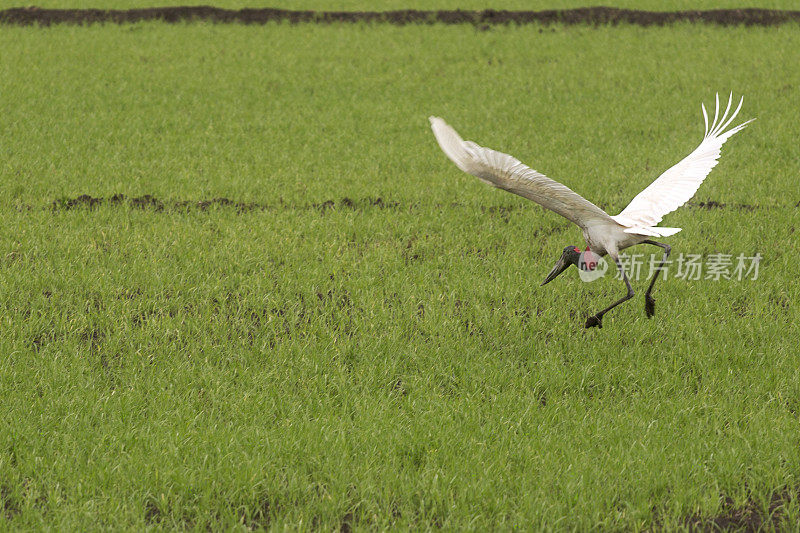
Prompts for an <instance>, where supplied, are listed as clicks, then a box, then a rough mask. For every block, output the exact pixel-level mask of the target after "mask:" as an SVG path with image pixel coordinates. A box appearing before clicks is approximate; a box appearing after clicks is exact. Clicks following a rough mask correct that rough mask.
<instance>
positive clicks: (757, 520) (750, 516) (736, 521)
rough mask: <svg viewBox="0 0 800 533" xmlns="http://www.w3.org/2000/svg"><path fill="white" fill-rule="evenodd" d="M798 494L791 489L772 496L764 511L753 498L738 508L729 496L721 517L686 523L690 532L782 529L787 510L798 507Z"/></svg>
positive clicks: (697, 517) (725, 499)
mask: <svg viewBox="0 0 800 533" xmlns="http://www.w3.org/2000/svg"><path fill="white" fill-rule="evenodd" d="M799 495H800V494H798V493H797V492H796V491H795V492H794V494H792V491H790V490H789V489H784V490H783V491H781V492H775V493H773V494H772V496H771V497H770V500H769V505H768V506H767V507H766V508H765V507H764V506H762V505H761V504H759V503H758V502H756V501H755V500H753V499H748V500H747V501H746V502H745V504H744V505H743V506H737V505H736V503H735V502H734V500H733V499H732V498H730V497H727V496H726V497H725V498H724V500H723V502H722V509H721V510H720V513H719V515H717V516H713V517H701V516H699V515H693V516H690V517H687V518H686V519H684V520H683V525H684V526H685V527H686V528H687V529H688V530H689V531H709V532H711V531H748V532H750V531H752V532H756V531H764V530H780V528H781V526H782V525H784V520H785V519H786V516H787V508H788V507H791V506H796V505H797V497H798V496H799Z"/></svg>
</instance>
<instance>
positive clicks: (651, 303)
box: [642, 239, 672, 318]
mask: <svg viewBox="0 0 800 533" xmlns="http://www.w3.org/2000/svg"><path fill="white" fill-rule="evenodd" d="M642 243H644V244H653V245H655V246H660V247H661V248H663V249H664V257H663V258H662V259H661V263H659V265H658V270H656V273H655V274H653V279H652V280H650V286H649V287H647V292H646V293H644V314H645V315H647V318H652V317H653V315H655V314H656V301H655V300H654V299H653V297H652V296H650V293H651V292H653V285H655V284H656V280H657V279H658V275H659V274H660V273H661V269H662V268H663V267H664V263H666V262H667V259H668V258H669V253H670V251H672V248H671V247H670V245H669V244H664V243H662V242H656V241H651V240H649V239H648V240H646V241H642Z"/></svg>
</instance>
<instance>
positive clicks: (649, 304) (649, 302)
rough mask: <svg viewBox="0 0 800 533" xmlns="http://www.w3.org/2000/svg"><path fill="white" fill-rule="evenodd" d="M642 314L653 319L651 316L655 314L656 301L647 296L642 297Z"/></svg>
mask: <svg viewBox="0 0 800 533" xmlns="http://www.w3.org/2000/svg"><path fill="white" fill-rule="evenodd" d="M644 314H646V315H647V318H653V315H655V314H656V301H655V299H653V297H652V296H650V295H649V294H645V295H644Z"/></svg>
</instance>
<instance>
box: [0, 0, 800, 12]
mask: <svg viewBox="0 0 800 533" xmlns="http://www.w3.org/2000/svg"><path fill="white" fill-rule="evenodd" d="M207 4H208V2H203V1H202V0H171V1H166V0H36V1H35V2H33V3H31V0H0V9H6V8H10V7H24V6H29V5H35V6H38V7H42V8H59V9H71V8H84V9H88V8H94V9H131V8H142V7H161V6H165V5H170V6H196V5H207ZM610 4H613V5H614V6H615V7H623V8H628V9H650V10H653V11H676V10H683V9H739V8H748V7H758V8H767V9H798V6H797V2H796V1H795V0H666V1H665V0H616V1H615V2H613V3H611V2H608V1H606V0H497V1H494V2H492V3H491V4H487V3H486V0H436V1H433V2H432V1H425V0H379V1H377V2H368V1H366V0H281V1H280V2H277V1H268V0H216V1H215V2H213V5H214V6H216V7H224V8H228V9H242V8H263V7H277V8H282V9H319V10H329V11H354V10H370V11H384V10H391V9H487V8H489V7H491V8H492V9H508V10H541V9H572V8H577V7H587V6H607V5H610Z"/></svg>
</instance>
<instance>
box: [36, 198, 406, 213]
mask: <svg viewBox="0 0 800 533" xmlns="http://www.w3.org/2000/svg"><path fill="white" fill-rule="evenodd" d="M101 205H111V206H126V207H132V208H138V209H149V210H152V211H164V210H165V209H169V210H173V211H191V210H198V211H207V210H209V209H211V208H213V207H218V208H227V209H233V210H235V211H236V212H238V213H245V212H248V211H268V210H274V209H312V210H316V211H319V212H321V213H325V212H326V211H328V210H333V209H338V210H343V209H350V210H354V211H360V210H364V209H366V208H376V209H396V208H398V207H400V204H399V203H398V202H392V201H388V200H384V199H383V198H381V197H380V196H378V197H366V198H360V199H356V200H353V199H351V198H348V197H346V196H345V197H343V198H339V199H337V200H325V201H324V202H314V203H309V204H302V205H299V206H298V205H289V204H286V203H284V202H283V200H278V202H276V203H274V204H268V203H262V202H240V201H236V200H231V199H230V198H224V197H220V198H212V199H210V200H160V199H158V198H156V197H155V196H153V195H150V194H145V195H142V196H131V197H126V196H125V195H124V194H114V195H112V196H109V197H108V198H103V197H95V196H91V195H89V194H82V195H80V196H76V197H74V198H59V199H57V200H53V202H52V203H51V204H50V209H52V210H53V211H61V210H72V209H95V208H97V207H99V206H101Z"/></svg>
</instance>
